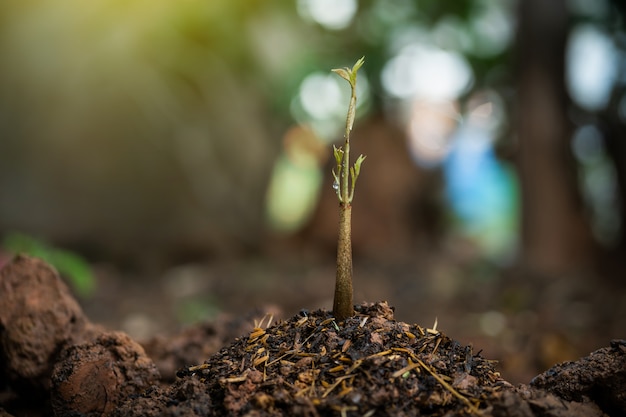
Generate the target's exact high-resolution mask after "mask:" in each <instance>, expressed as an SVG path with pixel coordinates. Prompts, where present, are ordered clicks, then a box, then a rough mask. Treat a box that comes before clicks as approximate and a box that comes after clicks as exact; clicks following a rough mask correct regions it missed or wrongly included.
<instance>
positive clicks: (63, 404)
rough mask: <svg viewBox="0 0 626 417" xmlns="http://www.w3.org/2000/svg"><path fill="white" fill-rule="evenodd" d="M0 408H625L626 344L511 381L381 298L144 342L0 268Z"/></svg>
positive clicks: (201, 411) (289, 411) (16, 266)
mask: <svg viewBox="0 0 626 417" xmlns="http://www.w3.org/2000/svg"><path fill="white" fill-rule="evenodd" d="M0 289H1V292H2V296H1V297H0V416H2V417H4V416H48V415H55V416H230V415H233V416H292V415H293V416H298V415H300V416H415V415H428V416H464V415H481V416H496V417H500V416H516V417H517V416H519V417H527V416H528V417H531V416H592V417H593V416H622V415H626V341H625V340H613V341H611V342H610V343H609V345H608V346H606V347H603V348H601V349H599V350H597V351H595V352H593V353H592V354H590V355H589V356H586V357H584V358H581V359H579V360H577V361H573V362H565V363H561V364H558V365H556V366H554V367H552V368H550V369H549V370H548V371H546V372H544V373H542V374H540V375H538V376H536V377H535V378H533V379H532V381H530V383H528V384H519V385H516V386H514V385H512V384H510V383H508V382H507V381H506V380H505V379H504V378H502V376H501V375H500V373H499V372H498V370H497V362H496V361H495V360H490V359H488V358H484V357H483V355H482V354H481V350H480V348H477V347H472V346H471V345H464V344H462V343H460V342H458V341H455V340H454V339H453V338H451V337H448V336H447V335H445V334H444V333H443V332H442V331H441V330H440V329H438V328H437V325H436V324H434V325H432V326H430V327H421V326H418V325H416V324H408V323H404V322H402V321H397V320H395V318H394V309H393V308H392V307H389V306H388V305H387V303H385V302H378V303H366V304H362V305H359V306H356V314H355V316H353V317H351V318H349V319H347V320H345V321H343V322H337V321H336V320H335V319H334V318H333V316H332V314H331V313H330V312H328V311H325V310H323V309H319V310H316V311H313V312H307V311H304V310H303V311H300V312H299V313H297V314H295V315H293V316H292V317H289V318H287V319H285V320H279V319H278V316H279V313H278V312H276V311H274V312H264V311H255V312H252V313H250V314H249V315H248V316H246V317H235V318H233V317H224V316H223V317H221V318H219V319H217V320H215V321H213V322H205V323H201V324H198V325H195V326H192V327H189V328H187V329H186V330H184V331H182V332H180V333H177V334H174V335H170V336H164V335H160V336H156V337H153V338H151V339H149V340H147V341H144V342H141V343H140V342H137V341H134V340H133V339H132V338H131V337H129V336H128V335H126V334H125V333H122V332H113V331H109V330H107V329H105V328H104V327H102V326H98V325H96V324H93V323H91V322H90V320H89V319H88V318H87V317H86V316H85V314H84V313H83V311H82V309H81V308H80V306H79V305H78V303H77V302H76V300H75V299H74V298H73V297H72V296H71V294H70V292H69V290H68V289H67V287H66V286H65V284H64V283H63V282H62V281H61V280H60V279H59V276H58V274H57V272H56V271H55V270H54V269H52V268H51V267H49V266H48V265H46V264H45V263H44V262H42V261H40V260H37V259H34V258H28V257H24V256H19V257H16V258H15V259H14V260H12V261H11V262H10V263H8V264H7V265H5V266H4V267H3V268H2V269H1V270H0Z"/></svg>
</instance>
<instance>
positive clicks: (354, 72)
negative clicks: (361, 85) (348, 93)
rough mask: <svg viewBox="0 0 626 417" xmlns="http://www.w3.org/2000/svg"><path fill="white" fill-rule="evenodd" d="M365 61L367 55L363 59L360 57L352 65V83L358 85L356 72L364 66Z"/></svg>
mask: <svg viewBox="0 0 626 417" xmlns="http://www.w3.org/2000/svg"><path fill="white" fill-rule="evenodd" d="M364 63H365V57H364V56H362V57H361V59H359V60H358V61H357V62H356V63H355V64H354V66H353V67H352V71H350V80H349V81H350V84H351V85H353V86H356V73H357V71H358V70H359V69H360V68H361V67H362V66H363V64H364Z"/></svg>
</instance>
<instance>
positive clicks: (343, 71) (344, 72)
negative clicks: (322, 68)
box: [331, 68, 352, 84]
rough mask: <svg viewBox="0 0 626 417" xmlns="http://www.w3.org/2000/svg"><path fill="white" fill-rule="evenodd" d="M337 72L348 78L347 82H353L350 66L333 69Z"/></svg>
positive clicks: (345, 78)
mask: <svg viewBox="0 0 626 417" xmlns="http://www.w3.org/2000/svg"><path fill="white" fill-rule="evenodd" d="M331 71H332V72H334V73H335V74H337V75H339V76H340V77H341V78H343V79H344V80H346V81H347V82H349V83H351V84H352V81H350V80H351V78H352V76H351V74H350V70H349V69H348V68H335V69H332V70H331Z"/></svg>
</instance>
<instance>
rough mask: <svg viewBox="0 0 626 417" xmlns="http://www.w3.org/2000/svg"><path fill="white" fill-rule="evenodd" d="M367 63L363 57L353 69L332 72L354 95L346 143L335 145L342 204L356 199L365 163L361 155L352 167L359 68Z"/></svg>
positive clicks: (336, 177)
mask: <svg viewBox="0 0 626 417" xmlns="http://www.w3.org/2000/svg"><path fill="white" fill-rule="evenodd" d="M364 63H365V57H361V59H359V60H358V61H357V62H356V63H355V64H354V65H353V66H352V68H338V69H333V70H332V71H333V72H334V73H336V74H338V75H339V76H340V77H341V78H343V79H344V80H346V81H347V82H348V83H350V87H351V90H352V94H351V96H350V106H349V107H348V116H347V118H346V132H345V134H344V139H345V143H344V145H343V147H339V148H337V147H336V146H334V145H333V154H334V155H335V161H336V162H337V168H336V169H337V172H335V170H334V169H333V178H334V183H333V188H334V189H335V190H336V191H337V198H338V199H339V202H340V203H342V204H350V203H352V199H353V198H354V188H355V186H356V180H357V178H358V177H359V174H360V172H361V164H362V163H363V161H365V156H363V155H360V156H359V157H358V159H357V160H356V162H355V163H354V166H352V167H351V166H350V132H351V131H352V127H353V125H354V118H355V115H356V76H357V72H358V71H359V68H361V67H362V66H363V64H364ZM348 173H349V174H350V179H351V184H350V185H349V184H348Z"/></svg>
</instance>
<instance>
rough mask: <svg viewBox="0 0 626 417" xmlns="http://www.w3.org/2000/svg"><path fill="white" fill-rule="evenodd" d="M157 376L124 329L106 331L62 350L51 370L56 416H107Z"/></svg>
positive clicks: (141, 390)
mask: <svg viewBox="0 0 626 417" xmlns="http://www.w3.org/2000/svg"><path fill="white" fill-rule="evenodd" d="M158 380H159V373H158V371H157V369H156V366H155V365H154V363H153V362H152V360H151V359H149V358H148V357H147V356H146V354H145V352H144V350H143V348H142V347H141V346H140V345H139V344H138V343H136V342H134V341H133V340H131V339H130V338H129V337H128V336H127V335H126V334H124V333H121V332H110V333H103V334H102V335H100V336H99V337H97V338H96V339H95V340H94V341H92V342H89V343H83V344H77V345H72V346H69V347H67V348H66V349H65V350H64V351H63V352H62V353H61V355H60V358H59V361H58V362H57V363H56V365H55V366H54V371H53V373H52V391H51V398H52V408H53V411H54V414H55V415H56V416H71V415H84V416H106V415H109V414H110V413H111V411H112V410H113V409H115V407H116V406H117V405H118V403H120V402H121V401H122V400H125V399H127V398H129V396H131V395H134V394H139V393H142V392H144V391H145V390H147V389H148V387H150V386H151V385H152V384H156V383H157V382H158Z"/></svg>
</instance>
